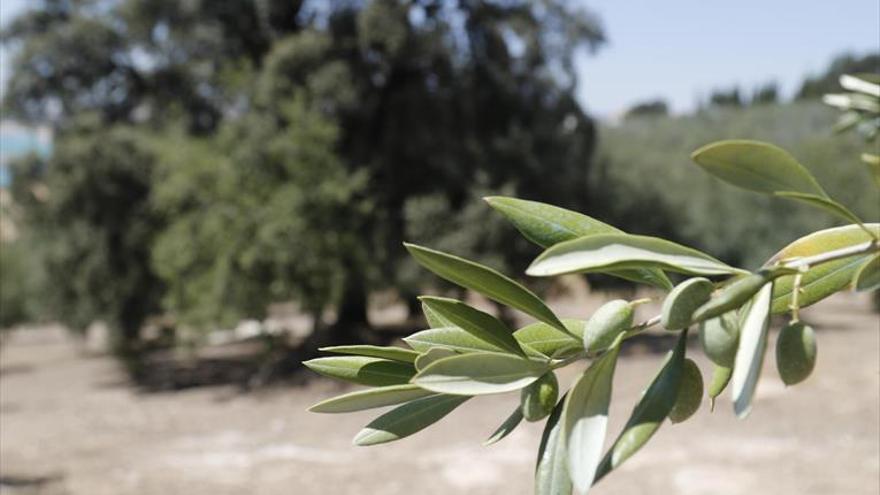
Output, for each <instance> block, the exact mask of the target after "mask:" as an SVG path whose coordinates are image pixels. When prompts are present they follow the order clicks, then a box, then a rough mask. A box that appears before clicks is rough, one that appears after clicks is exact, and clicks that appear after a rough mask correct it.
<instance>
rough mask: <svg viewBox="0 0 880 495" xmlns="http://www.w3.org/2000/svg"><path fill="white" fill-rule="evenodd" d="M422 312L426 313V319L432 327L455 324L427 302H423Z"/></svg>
mask: <svg viewBox="0 0 880 495" xmlns="http://www.w3.org/2000/svg"><path fill="white" fill-rule="evenodd" d="M422 313H424V314H425V320H426V321H427V322H428V326H430V327H431V328H444V327H454V326H455V325H453V324H452V322H451V321H449V320H447V319H446V318H443V317H442V316H440V315H439V314H437V312H436V311H434V310H432V309H431V308H430V307H428V305H427V304H425V303H422Z"/></svg>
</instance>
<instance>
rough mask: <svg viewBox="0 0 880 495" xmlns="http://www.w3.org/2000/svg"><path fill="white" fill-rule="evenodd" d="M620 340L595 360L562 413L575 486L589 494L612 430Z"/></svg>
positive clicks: (572, 391)
mask: <svg viewBox="0 0 880 495" xmlns="http://www.w3.org/2000/svg"><path fill="white" fill-rule="evenodd" d="M619 352H620V339H617V341H616V342H615V344H614V345H613V346H612V348H611V349H609V351H608V352H606V353H605V354H603V355H602V356H601V357H600V358H598V359H597V360H595V361H593V363H592V364H591V365H590V367H589V368H587V370H586V371H585V372H584V373H583V374H582V375H581V376H580V378H578V380H577V381H576V382H575V384H574V385H573V386H572V387H571V390H569V393H568V397H567V399H566V400H565V407H564V408H563V411H562V419H561V422H562V431H563V438H564V441H565V445H566V452H567V457H568V472H569V474H570V475H571V481H572V483H573V484H574V487H575V488H576V489H577V491H578V492H579V493H581V494H584V493H586V492H587V490H588V489H589V488H590V485H592V484H593V479H594V478H595V475H596V469H597V468H598V467H599V461H601V459H602V445H603V443H604V442H605V433H606V430H607V428H608V406H609V404H610V403H611V383H612V380H613V378H614V368H615V364H616V363H617V355H618V353H619Z"/></svg>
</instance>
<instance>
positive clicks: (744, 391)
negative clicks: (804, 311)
mask: <svg viewBox="0 0 880 495" xmlns="http://www.w3.org/2000/svg"><path fill="white" fill-rule="evenodd" d="M772 294H773V283H772V282H771V283H769V284H767V285H765V286H764V288H763V289H761V290H760V291H759V292H758V294H757V295H755V297H754V299H752V302H751V303H750V304H749V307H748V309H747V311H745V313H744V314H743V319H742V325H741V328H740V337H739V348H738V349H737V351H736V360H735V361H734V365H733V376H732V377H731V387H732V389H733V408H734V411H735V412H736V415H737V416H738V417H740V418H744V417H746V416H748V414H749V412H750V411H751V409H752V398H753V397H754V395H755V389H756V388H757V385H758V379H759V378H760V377H761V368H762V367H763V364H764V354H765V352H766V350H767V327H768V326H769V323H770V301H771V296H772Z"/></svg>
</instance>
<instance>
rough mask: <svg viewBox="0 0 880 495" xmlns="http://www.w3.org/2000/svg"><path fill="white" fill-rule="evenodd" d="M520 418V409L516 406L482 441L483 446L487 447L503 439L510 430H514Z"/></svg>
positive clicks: (521, 416)
mask: <svg viewBox="0 0 880 495" xmlns="http://www.w3.org/2000/svg"><path fill="white" fill-rule="evenodd" d="M522 420H523V414H522V409H520V408H519V407H517V408H516V409H514V410H513V412H512V413H511V414H510V416H508V417H507V419H505V420H504V422H503V423H501V426H499V427H498V429H497V430H495V432H494V433H492V435H491V436H490V437H489V438H487V439H486V441H485V442H483V446H484V447H488V446H489V445H492V444H494V443H498V442H500V441H501V440H502V439H504V437H506V436H507V435H510V432H512V431H513V430H515V429H516V427H517V426H519V424H520V423H522Z"/></svg>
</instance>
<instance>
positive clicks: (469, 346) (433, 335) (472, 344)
mask: <svg viewBox="0 0 880 495" xmlns="http://www.w3.org/2000/svg"><path fill="white" fill-rule="evenodd" d="M403 341H404V342H406V344H407V345H408V346H410V347H412V348H413V349H414V350H415V351H416V352H420V353H425V352H428V350H430V349H431V348H432V347H440V348H443V349H449V350H452V351H456V352H462V353H463V352H475V351H477V352H478V351H489V352H505V351H504V349H502V348H501V347H498V346H495V345H492V344H490V343H488V342H486V341H484V340H482V339H478V338H477V337H474V336H473V335H471V334H469V333H468V332H465V331H464V330H462V329H461V328H458V327H455V326H453V327H446V328H431V329H429V330H422V331H421V332H416V333H414V334H412V335H410V336H409V337H404V338H403Z"/></svg>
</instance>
